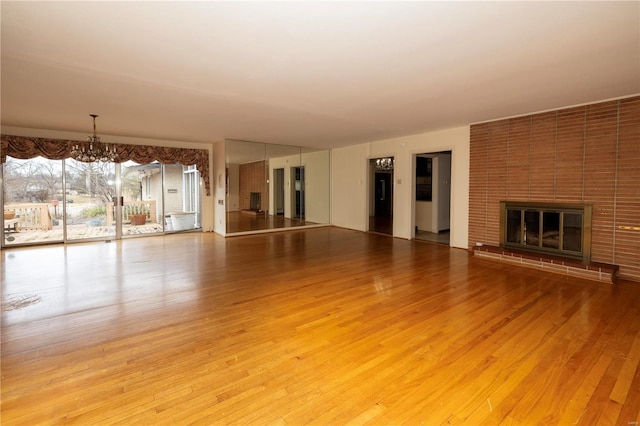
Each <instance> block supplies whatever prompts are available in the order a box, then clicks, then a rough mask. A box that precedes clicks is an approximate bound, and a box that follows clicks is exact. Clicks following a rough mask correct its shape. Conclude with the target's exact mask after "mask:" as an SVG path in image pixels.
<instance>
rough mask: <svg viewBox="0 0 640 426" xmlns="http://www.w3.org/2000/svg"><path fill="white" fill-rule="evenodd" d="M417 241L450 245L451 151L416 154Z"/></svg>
mask: <svg viewBox="0 0 640 426" xmlns="http://www.w3.org/2000/svg"><path fill="white" fill-rule="evenodd" d="M414 164H415V175H414V176H415V177H414V180H415V198H414V211H415V215H414V217H415V222H414V238H415V239H417V240H423V241H429V242H433V243H438V244H444V245H449V244H450V237H449V230H450V229H449V228H450V214H451V208H450V206H451V151H442V152H431V153H423V154H416V155H415V161H414Z"/></svg>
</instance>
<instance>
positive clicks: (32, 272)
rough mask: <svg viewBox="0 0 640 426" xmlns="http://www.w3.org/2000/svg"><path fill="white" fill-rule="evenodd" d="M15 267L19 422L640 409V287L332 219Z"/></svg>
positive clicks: (37, 259) (88, 248)
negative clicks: (325, 223)
mask: <svg viewBox="0 0 640 426" xmlns="http://www.w3.org/2000/svg"><path fill="white" fill-rule="evenodd" d="M0 259H1V262H2V263H1V265H0V269H1V271H2V301H3V303H2V390H1V392H2V412H1V414H2V424H3V425H16V424H21V425H35V424H60V423H76V424H91V425H98V424H99V425H105V424H119V425H129V424H189V423H196V424H228V423H235V424H286V425H290V424H292V425H299V424H307V423H310V424H319V425H328V424H331V425H335V424H365V423H370V424H384V425H388V424H401V423H403V424H421V423H424V424H470V425H477V424H527V425H530V424H571V425H573V424H582V425H596V424H620V425H634V424H637V423H635V422H637V421H638V418H639V411H640V369H639V360H640V284H639V283H629V282H621V283H619V284H618V285H617V286H615V287H614V286H610V285H604V284H600V283H596V282H592V281H586V280H581V279H578V278H572V277H566V276H561V275H554V274H549V273H544V272H542V271H537V270H528V269H520V268H518V267H515V266H510V265H505V264H501V263H497V262H492V261H489V260H483V259H478V258H473V257H472V256H470V255H469V253H468V252H466V251H464V250H457V249H449V248H447V247H443V246H440V245H434V244H424V243H420V242H415V241H406V240H400V239H394V238H390V237H386V236H381V235H376V234H371V233H360V232H355V231H349V230H344V229H338V228H331V227H326V228H318V229H312V230H306V231H290V232H281V233H275V234H263V235H257V236H250V237H236V238H231V239H223V238H221V237H218V236H216V235H214V234H193V233H190V234H176V235H168V236H163V237H150V238H137V239H129V240H125V241H116V242H112V243H86V244H75V245H67V246H62V245H59V246H44V247H37V248H15V249H10V250H3V251H2V252H1V253H0Z"/></svg>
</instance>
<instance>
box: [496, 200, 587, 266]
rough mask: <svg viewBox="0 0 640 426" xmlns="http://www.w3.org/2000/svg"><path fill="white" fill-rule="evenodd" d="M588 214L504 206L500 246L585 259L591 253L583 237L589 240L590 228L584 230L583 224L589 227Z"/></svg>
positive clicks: (567, 209)
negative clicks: (587, 237)
mask: <svg viewBox="0 0 640 426" xmlns="http://www.w3.org/2000/svg"><path fill="white" fill-rule="evenodd" d="M590 212H591V209H590V206H584V207H583V208H576V207H573V206H570V207H563V208H560V207H558V206H551V205H549V206H547V205H545V206H541V205H540V206H539V205H536V206H532V205H525V204H524V203H513V204H511V205H509V204H507V203H504V202H503V210H502V213H501V220H502V231H501V232H502V234H501V245H503V246H505V247H512V248H520V249H523V250H531V251H540V252H546V253H550V254H559V255H563V256H567V257H576V258H583V259H585V258H588V256H589V252H590V250H589V249H588V247H587V248H586V249H585V236H588V234H589V232H590V227H589V226H588V227H585V224H587V223H590ZM585 215H586V216H587V217H588V218H589V220H586V218H585ZM585 256H586V257H585Z"/></svg>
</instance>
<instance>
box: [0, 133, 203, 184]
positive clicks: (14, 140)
mask: <svg viewBox="0 0 640 426" xmlns="http://www.w3.org/2000/svg"><path fill="white" fill-rule="evenodd" d="M80 143H82V142H80ZM76 144H78V141H72V140H63V139H46V138H29V137H24V136H13V135H2V136H1V139H0V161H1V162H2V164H4V162H5V161H7V155H9V156H11V157H14V158H20V159H22V160H27V159H29V158H33V157H38V156H41V157H44V158H48V159H50V160H62V159H65V158H70V157H71V149H72V148H73V146H74V145H76ZM114 145H115V146H116V148H117V152H118V153H117V156H116V162H118V163H123V162H125V161H128V160H131V161H135V162H136V163H140V164H148V163H151V162H153V161H159V162H160V163H162V164H182V165H184V166H188V165H191V164H195V165H196V167H197V168H198V171H199V172H200V176H202V179H203V180H204V187H205V191H206V194H207V195H211V187H210V184H209V151H208V150H206V149H190V148H166V147H161V146H150V145H126V144H114Z"/></svg>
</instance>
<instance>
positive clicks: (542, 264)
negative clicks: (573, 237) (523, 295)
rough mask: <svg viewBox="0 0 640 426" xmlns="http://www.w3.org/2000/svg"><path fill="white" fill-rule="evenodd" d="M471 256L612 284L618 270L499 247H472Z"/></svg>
mask: <svg viewBox="0 0 640 426" xmlns="http://www.w3.org/2000/svg"><path fill="white" fill-rule="evenodd" d="M473 255H474V256H477V257H484V258H487V259H493V260H499V261H501V262H505V263H511V264H516V265H519V266H523V267H527V268H535V269H542V270H545V271H549V272H554V273H556V274H563V275H571V276H574V277H580V278H586V279H590V280H596V281H601V282H606V283H609V284H614V283H615V282H616V281H617V279H618V270H619V268H618V267H617V266H615V265H608V264H605V263H597V262H586V263H584V262H578V261H571V260H567V259H561V258H557V257H552V256H540V255H535V254H532V253H519V252H514V251H509V250H504V249H501V248H499V247H487V246H483V247H474V249H473Z"/></svg>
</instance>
